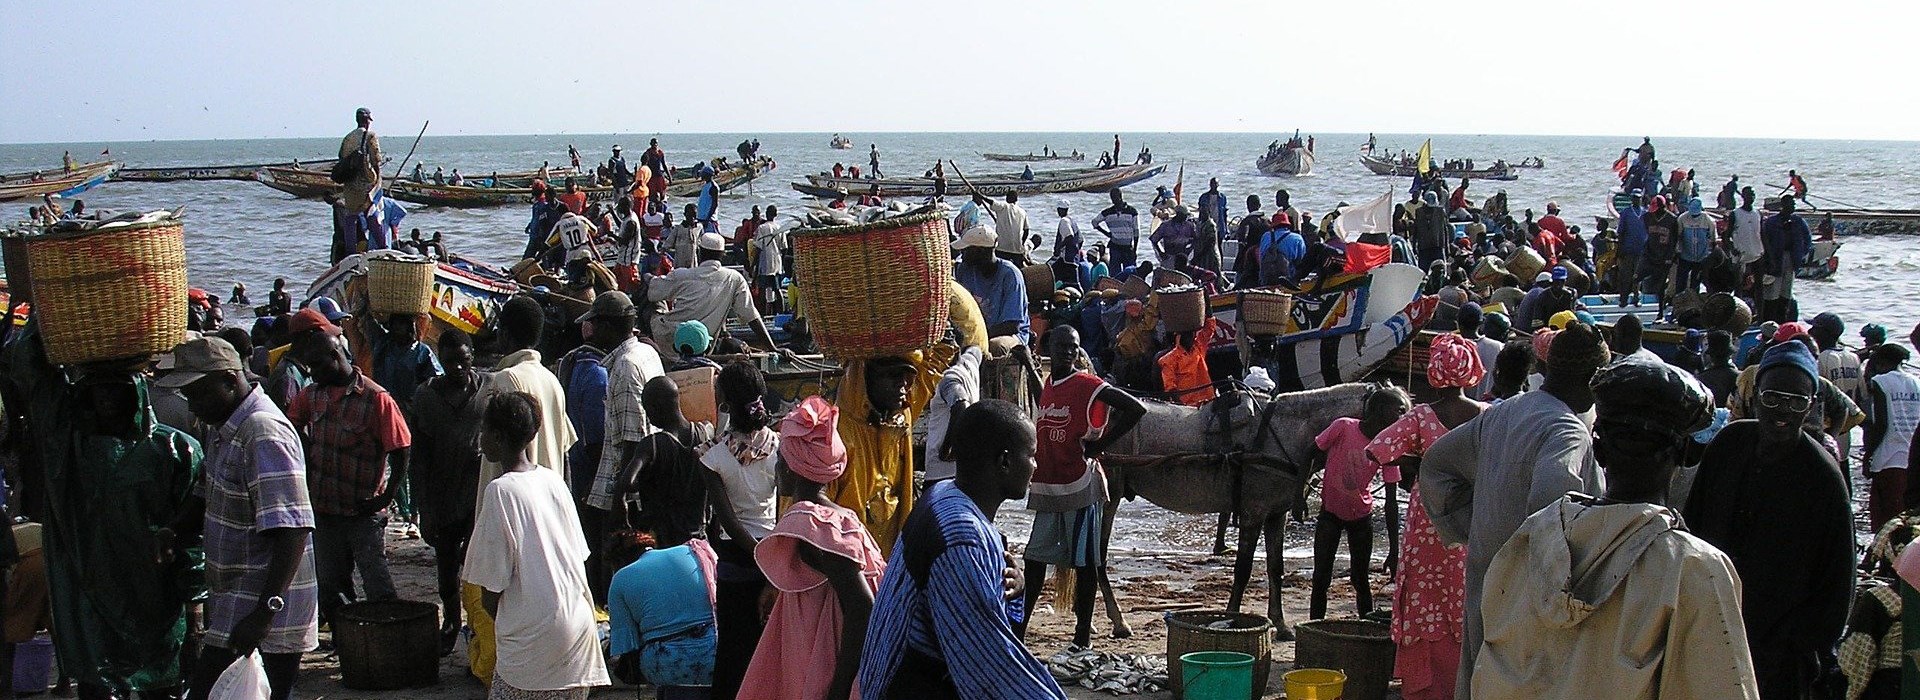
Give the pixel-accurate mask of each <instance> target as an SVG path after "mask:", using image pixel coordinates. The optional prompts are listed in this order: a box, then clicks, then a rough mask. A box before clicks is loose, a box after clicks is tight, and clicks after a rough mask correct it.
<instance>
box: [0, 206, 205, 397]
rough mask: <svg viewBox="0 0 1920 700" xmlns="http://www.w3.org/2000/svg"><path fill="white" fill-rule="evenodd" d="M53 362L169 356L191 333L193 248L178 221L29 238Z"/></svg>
mask: <svg viewBox="0 0 1920 700" xmlns="http://www.w3.org/2000/svg"><path fill="white" fill-rule="evenodd" d="M26 247H27V265H28V270H29V274H30V275H31V276H32V280H33V282H32V283H33V297H34V299H35V300H37V303H35V304H34V312H35V313H36V314H38V316H39V318H40V335H41V339H42V340H43V341H44V342H45V343H46V347H47V360H48V361H49V362H52V363H54V364H56V365H75V364H85V363H89V362H100V361H104V360H120V359H126V358H132V357H140V356H145V355H156V354H159V353H163V352H170V351H172V350H173V346H175V345H177V344H179V343H180V340H181V339H182V338H184V337H186V333H187V247H186V238H185V228H184V226H183V224H182V221H181V219H180V218H179V217H177V216H165V217H164V218H151V219H150V220H149V219H146V218H143V219H142V220H141V221H138V222H134V223H121V222H114V223H110V224H107V225H104V226H101V227H99V228H91V229H85V230H79V231H58V230H55V231H53V232H50V233H48V234H46V235H43V236H34V237H32V238H29V239H27V243H26Z"/></svg>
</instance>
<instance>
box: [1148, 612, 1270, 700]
mask: <svg viewBox="0 0 1920 700" xmlns="http://www.w3.org/2000/svg"><path fill="white" fill-rule="evenodd" d="M1222 622H1224V623H1226V624H1224V625H1221V626H1219V627H1211V626H1210V625H1214V624H1216V623H1222ZM1272 631H1273V623H1272V622H1269V621H1268V620H1267V618H1265V617H1261V616H1259V615H1254V614H1251V613H1230V612H1213V611H1204V610H1194V611H1187V612H1170V613H1167V678H1169V679H1174V678H1181V677H1182V676H1181V675H1180V673H1181V670H1180V665H1181V664H1180V657H1182V656H1186V655H1187V654H1189V653H1192V652H1196V651H1237V652H1240V653H1242V654H1246V655H1248V656H1251V657H1253V695H1252V696H1251V697H1250V698H1249V700H1259V699H1260V698H1261V697H1264V696H1265V695H1266V694H1267V675H1268V673H1270V672H1271V671H1272V670H1273V641H1272V640H1271V639H1269V638H1268V636H1267V635H1268V634H1269V633H1271V632H1272ZM1184 695H1185V688H1183V687H1181V684H1180V683H1179V682H1177V681H1176V682H1175V683H1174V684H1173V697H1174V698H1175V699H1176V700H1178V699H1179V698H1181V697H1183V696H1184Z"/></svg>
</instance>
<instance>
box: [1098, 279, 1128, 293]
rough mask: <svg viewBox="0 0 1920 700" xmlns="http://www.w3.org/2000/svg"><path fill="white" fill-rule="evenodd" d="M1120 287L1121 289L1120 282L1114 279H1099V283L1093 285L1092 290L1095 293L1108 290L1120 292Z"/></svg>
mask: <svg viewBox="0 0 1920 700" xmlns="http://www.w3.org/2000/svg"><path fill="white" fill-rule="evenodd" d="M1120 287H1121V284H1120V280H1117V279H1114V278H1112V277H1102V278H1100V280H1099V281H1097V282H1094V283H1093V290H1094V291H1096V292H1104V291H1107V290H1109V289H1111V290H1114V291H1120Z"/></svg>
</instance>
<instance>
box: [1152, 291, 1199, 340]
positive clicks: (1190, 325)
mask: <svg viewBox="0 0 1920 700" xmlns="http://www.w3.org/2000/svg"><path fill="white" fill-rule="evenodd" d="M1153 296H1155V297H1157V298H1158V299H1159V300H1160V322H1161V323H1162V324H1165V326H1166V328H1167V332H1168V333H1186V332H1188V331H1197V330H1200V327H1201V326H1204V325H1206V323H1207V295H1206V293H1205V292H1202V291H1201V290H1200V288H1199V287H1188V288H1184V289H1180V290H1178V291H1174V290H1172V289H1167V290H1162V291H1158V292H1154V293H1153Z"/></svg>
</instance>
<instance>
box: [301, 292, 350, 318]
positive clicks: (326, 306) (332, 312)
mask: <svg viewBox="0 0 1920 700" xmlns="http://www.w3.org/2000/svg"><path fill="white" fill-rule="evenodd" d="M307 308H310V309H313V310H314V311H318V312H320V315H322V316H325V317H327V320H329V321H332V322H334V323H339V322H340V319H343V318H346V317H348V316H352V315H353V314H350V313H347V312H345V311H341V310H340V302H337V301H334V300H333V298H332V297H314V299H313V301H310V302H307Z"/></svg>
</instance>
